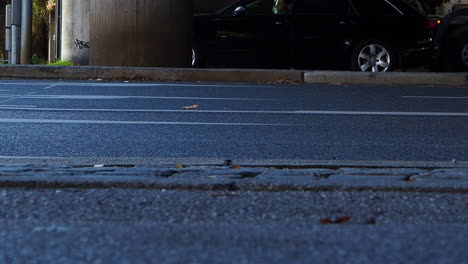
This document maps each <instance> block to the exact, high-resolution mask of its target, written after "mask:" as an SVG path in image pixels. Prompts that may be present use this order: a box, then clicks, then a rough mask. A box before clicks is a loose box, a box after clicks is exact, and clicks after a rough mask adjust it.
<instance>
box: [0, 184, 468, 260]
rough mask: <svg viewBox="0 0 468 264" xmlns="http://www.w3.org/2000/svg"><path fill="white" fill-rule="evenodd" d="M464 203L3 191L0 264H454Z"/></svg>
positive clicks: (460, 249) (420, 198)
mask: <svg viewBox="0 0 468 264" xmlns="http://www.w3.org/2000/svg"><path fill="white" fill-rule="evenodd" d="M466 198H467V197H466V195H465V194H444V193H398V192H383V193H382V192H373V191H364V192H361V191H360V192H340V191H338V192H283V193H281V194H279V193H275V192H220V191H213V192H197V191H165V190H125V189H106V190H93V189H90V190H80V189H60V190H41V189H29V190H18V189H2V190H0V205H1V206H0V226H1V227H2V228H1V229H0V239H1V241H2V243H0V262H1V263H13V264H14V263H312V262H313V263H356V264H358V263H418V264H419V263H421V264H423V263H424V264H427V263H434V264H436V263H437V264H438V263H450V264H451V263H454V264H455V263H456V264H463V263H467V259H468V253H467V251H466V237H467V235H468V229H467V226H466V224H467V212H468V211H467V202H466ZM339 219H341V220H339ZM327 221H337V222H338V223H336V224H325V223H326V222H327Z"/></svg>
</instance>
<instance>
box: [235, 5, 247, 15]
mask: <svg viewBox="0 0 468 264" xmlns="http://www.w3.org/2000/svg"><path fill="white" fill-rule="evenodd" d="M246 13H247V8H245V6H238V7H236V9H234V12H232V14H233V15H234V16H243V15H245V14H246Z"/></svg>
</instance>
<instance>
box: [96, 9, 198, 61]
mask: <svg viewBox="0 0 468 264" xmlns="http://www.w3.org/2000/svg"><path fill="white" fill-rule="evenodd" d="M191 22H192V3H191V2H189V1H187V0H91V14H90V25H91V27H90V28H91V31H90V39H91V49H90V64H91V65H98V66H137V67H190V64H191V55H192V52H191V29H192V23H191Z"/></svg>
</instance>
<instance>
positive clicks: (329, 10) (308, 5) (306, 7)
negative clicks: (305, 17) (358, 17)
mask: <svg viewBox="0 0 468 264" xmlns="http://www.w3.org/2000/svg"><path fill="white" fill-rule="evenodd" d="M348 10H349V1H348V0H297V1H296V3H295V4H294V11H295V12H296V13H316V14H317V13H320V14H346V13H347V12H348Z"/></svg>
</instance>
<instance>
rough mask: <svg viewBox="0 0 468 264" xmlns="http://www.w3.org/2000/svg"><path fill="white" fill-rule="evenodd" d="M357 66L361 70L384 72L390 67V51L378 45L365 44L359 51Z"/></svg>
mask: <svg viewBox="0 0 468 264" xmlns="http://www.w3.org/2000/svg"><path fill="white" fill-rule="evenodd" d="M358 66H359V68H360V69H361V71H363V72H365V71H372V72H386V71H387V70H388V69H389V67H390V53H389V52H388V51H387V49H385V48H384V47H382V46H380V45H377V44H370V45H367V46H365V47H364V48H363V49H362V50H361V51H360V52H359V56H358Z"/></svg>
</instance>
